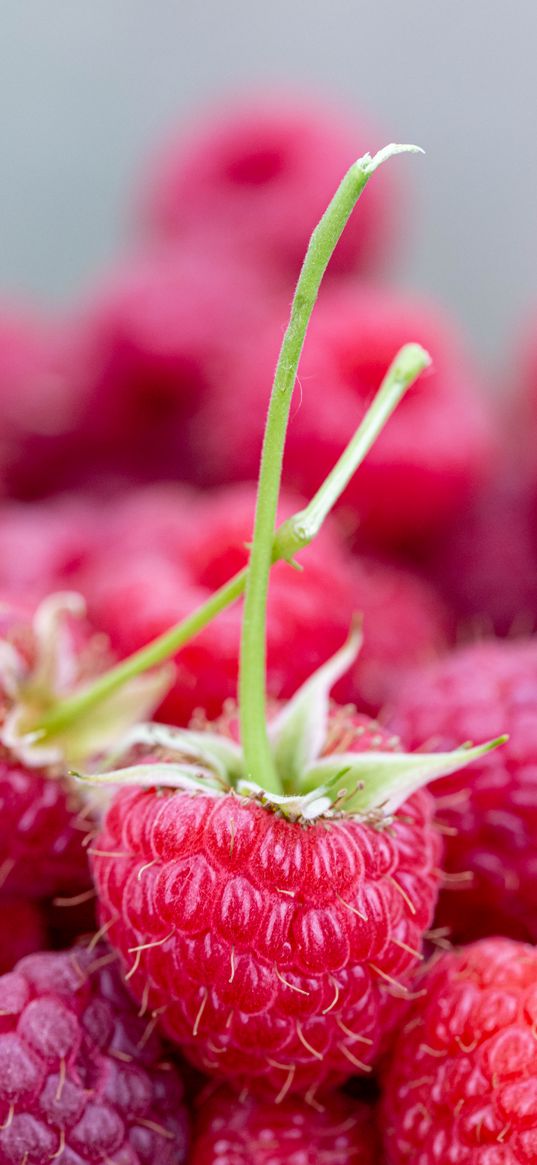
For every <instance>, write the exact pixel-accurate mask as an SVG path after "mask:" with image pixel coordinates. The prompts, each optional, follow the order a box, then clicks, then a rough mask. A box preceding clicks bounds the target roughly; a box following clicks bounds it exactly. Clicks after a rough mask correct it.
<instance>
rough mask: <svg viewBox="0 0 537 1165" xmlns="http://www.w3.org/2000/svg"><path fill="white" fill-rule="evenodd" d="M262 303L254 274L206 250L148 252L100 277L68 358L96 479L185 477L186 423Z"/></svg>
mask: <svg viewBox="0 0 537 1165" xmlns="http://www.w3.org/2000/svg"><path fill="white" fill-rule="evenodd" d="M265 298H266V294H265V292H264V287H263V284H262V281H261V278H260V277H259V276H258V275H257V274H255V273H254V272H253V271H251V270H250V269H248V268H246V267H244V266H243V265H239V264H238V263H237V261H236V260H234V259H233V258H232V257H231V256H229V255H227V254H226V255H225V256H219V253H218V251H216V252H215V251H213V250H210V249H209V247H208V246H207V245H205V247H204V248H200V247H197V246H196V247H188V246H187V247H186V248H185V247H184V246H182V247H181V248H180V249H171V250H170V249H169V248H166V249H165V250H164V251H162V250H159V251H157V252H156V253H155V252H154V251H152V252H151V253H150V254H149V255H147V254H144V255H142V256H140V257H137V258H135V259H134V260H131V262H130V264H129V265H128V266H125V267H124V268H123V269H119V270H118V271H117V272H116V273H115V274H114V275H112V276H110V277H109V278H108V281H107V282H106V283H105V284H104V285H103V286H102V287H101V288H100V289H99V290H98V291H97V292H96V293H95V296H94V298H93V301H92V302H90V303H88V304H87V305H86V306H85V308H83V309H81V311H80V313H79V319H78V322H77V323H76V325H75V328H74V337H73V344H72V352H71V360H72V363H73V371H72V376H73V378H74V379H76V378H77V377H78V380H79V381H80V383H81V394H82V396H83V398H84V401H85V405H84V414H83V416H82V418H81V421H80V425H81V427H82V429H83V432H84V439H85V441H86V443H87V448H88V451H89V453H91V454H92V456H93V457H94V458H95V460H96V464H97V467H98V469H99V472H100V473H102V472H103V467H104V468H108V469H111V470H112V471H113V473H115V474H116V475H121V474H122V473H123V474H124V476H125V478H127V479H128V478H129V477H134V478H135V479H137V480H142V481H144V480H145V481H147V480H151V479H154V478H163V477H164V478H166V477H170V478H174V477H180V478H187V479H188V478H189V477H191V476H192V475H193V474H194V472H195V467H194V466H193V464H192V453H191V449H190V442H189V436H188V424H189V421H190V418H191V417H192V415H193V413H194V412H195V411H196V410H197V409H198V408H199V405H200V401H201V400H202V399H203V396H204V394H205V393H206V392H207V391H208V388H209V386H210V385H211V384H212V381H213V380H214V379H215V378H216V379H220V378H221V377H223V378H224V379H225V378H226V377H227V371H226V370H227V363H228V361H229V358H230V353H231V350H232V348H233V346H234V345H235V344H236V343H237V342H238V339H239V337H240V336H241V335H242V334H243V332H244V331H247V332H248V334H250V335H255V334H256V332H257V330H258V317H259V316H260V315H261V314H262V313H264V312H266V307H265V304H264V300H265ZM86 460H88V457H86Z"/></svg>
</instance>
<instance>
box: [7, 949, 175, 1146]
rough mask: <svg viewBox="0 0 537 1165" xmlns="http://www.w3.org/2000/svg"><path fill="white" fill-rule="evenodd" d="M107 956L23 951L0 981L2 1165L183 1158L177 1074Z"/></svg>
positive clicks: (75, 952)
mask: <svg viewBox="0 0 537 1165" xmlns="http://www.w3.org/2000/svg"><path fill="white" fill-rule="evenodd" d="M101 954H102V952H101ZM109 963H110V957H109V956H107V955H104V956H103V957H95V956H94V955H91V954H89V952H87V951H84V950H82V949H79V950H76V949H75V950H73V951H70V952H65V953H63V954H50V953H49V954H38V955H30V956H28V957H27V958H25V959H22V960H21V962H20V963H18V964H17V966H16V967H15V970H14V971H13V972H12V973H11V974H9V975H4V976H3V977H2V979H1V980H0V993H1V997H2V1014H1V1019H0V1114H1V1116H0V1163H1V1165H20V1162H22V1161H25V1162H27V1165H49V1162H50V1161H51V1160H52V1159H57V1160H58V1161H59V1162H60V1165H98V1163H102V1165H104V1163H105V1162H111V1161H116V1162H118V1163H119V1162H125V1165H127V1162H128V1165H149V1163H150V1162H156V1161H158V1163H159V1165H181V1162H183V1161H184V1160H185V1158H186V1141H187V1122H186V1114H185V1110H184V1107H183V1104H182V1095H183V1089H182V1083H181V1080H180V1077H179V1075H178V1073H177V1072H176V1070H175V1069H174V1068H173V1067H172V1065H171V1064H167V1063H165V1062H164V1060H163V1048H162V1046H161V1044H160V1041H159V1040H158V1038H157V1037H156V1036H155V1034H154V1032H153V1033H152V1032H151V1031H150V1030H149V1029H148V1027H147V1019H140V1018H139V1017H138V1016H137V1015H136V1013H135V1011H134V1010H133V1008H132V1006H131V1004H130V1002H129V1000H128V998H127V996H126V995H125V993H124V992H123V990H122V988H121V985H120V983H119V981H118V978H117V975H116V974H115V972H114V971H112V970H111V968H110V966H109V965H106V964H109Z"/></svg>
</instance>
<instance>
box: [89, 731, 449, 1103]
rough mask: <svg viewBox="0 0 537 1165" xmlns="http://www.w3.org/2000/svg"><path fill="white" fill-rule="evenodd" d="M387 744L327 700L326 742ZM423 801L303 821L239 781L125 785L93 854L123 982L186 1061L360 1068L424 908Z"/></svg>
mask: <svg viewBox="0 0 537 1165" xmlns="http://www.w3.org/2000/svg"><path fill="white" fill-rule="evenodd" d="M382 744H384V745H385V747H388V748H389V747H392V748H393V747H395V746H396V742H394V740H393V738H390V737H388V736H387V735H386V734H384V735H383V734H382V732H381V731H380V730H379V728H378V726H377V725H376V724H375V723H374V722H373V721H368V720H367V719H366V718H364V717H356V718H355V719H354V720H352V721H350V720H349V719H348V717H346V716H343V717H342V716H341V715H339V716H336V715H335V714H334V716H333V718H332V721H331V725H330V728H329V738H328V741H327V748H328V750H329V751H337V750H338V748H339V749H340V750H341V748H345V749H347V750H348V749H349V748H351V749H354V750H355V751H367V750H369V749H371V748H377V749H378V748H379V747H382ZM431 804H432V801H431V798H430V796H429V794H428V793H426V792H422V793H419V794H416V795H415V796H413V797H412V798H411V799H410V800H409V801H407V802H406V803H405V805H404V806H403V807H402V809H401V810H400V811H399V812H398V814H397V817H396V819H395V820H394V822H393V824H392V825H391V826H390V828H383V827H382V824H377V825H375V824H366V823H365V822H363V821H360V820H358V819H355V818H351V817H347V818H346V817H344V816H343V817H341V818H335V819H333V820H323V819H320V820H319V821H317V822H315V823H314V824H310V825H309V826H307V827H305V826H302V825H300V824H298V823H291V822H289V821H287V820H285V819H284V818H281V817H278V816H276V815H275V814H274V813H273V812H271V811H270V810H268V809H266V808H263V807H262V806H261V805H259V804H258V803H257V802H255V801H252V800H247V799H246V798H243V797H241V796H238V795H236V794H235V793H228V794H225V795H222V796H218V795H217V796H210V795H208V794H205V793H199V794H195V795H192V794H190V793H186V792H170V791H167V792H162V793H161V794H159V793H158V792H156V791H153V790H147V791H141V790H139V789H127V790H123V791H121V792H120V793H119V794H118V795H117V797H116V798H115V800H114V802H113V803H112V806H111V808H110V810H109V812H108V815H107V817H106V820H105V823H104V826H103V829H102V832H101V834H100V836H99V837H98V838H97V839H96V841H95V843H94V847H93V870H94V875H95V880H96V886H97V893H98V898H99V901H100V912H101V922H102V923H103V925H106V926H107V937H108V938H109V940H110V941H111V943H112V945H113V946H114V947H115V948H116V949H117V950H118V951H119V952H120V954H121V957H122V963H123V968H124V971H125V972H126V973H127V976H128V983H129V987H130V988H131V990H132V991H133V992H134V994H135V995H136V996H137V997H138V998H140V999H144V1000H148V1001H149V1005H150V1007H151V1008H152V1009H153V1011H154V1014H156V1015H157V1016H158V1017H159V1021H160V1024H161V1026H162V1028H163V1030H164V1032H165V1033H166V1035H167V1036H168V1037H169V1038H170V1039H172V1040H173V1041H174V1042H175V1043H177V1044H178V1045H179V1046H180V1048H181V1049H182V1050H183V1051H184V1052H185V1054H186V1056H187V1057H188V1058H189V1059H190V1060H192V1062H193V1063H194V1064H195V1065H197V1066H199V1067H200V1068H202V1069H203V1070H204V1071H207V1072H209V1073H210V1074H211V1075H215V1076H218V1077H223V1078H225V1079H228V1080H231V1081H233V1082H234V1083H236V1084H238V1085H242V1084H244V1083H246V1084H247V1085H248V1086H249V1087H252V1088H253V1089H254V1090H258V1091H259V1090H262V1091H264V1092H267V1093H269V1094H270V1095H271V1096H272V1097H273V1098H274V1097H275V1096H278V1097H279V1098H280V1099H282V1098H283V1097H284V1096H285V1095H286V1094H287V1092H289V1091H291V1092H293V1091H297V1092H301V1093H302V1094H305V1093H306V1092H314V1091H315V1090H316V1089H317V1088H318V1087H319V1086H327V1085H333V1084H337V1083H339V1082H340V1081H342V1080H344V1079H346V1078H347V1077H348V1076H350V1075H352V1074H356V1073H362V1072H367V1071H369V1070H370V1067H371V1064H372V1063H374V1061H375V1060H376V1059H377V1057H378V1054H379V1051H380V1049H381V1046H382V1045H383V1043H384V1042H385V1040H386V1038H387V1036H388V1034H389V1029H390V1026H391V1025H392V1023H393V1022H394V1021H395V1019H396V1017H397V1013H398V1011H399V1010H400V1009H401V1007H402V999H403V998H404V989H403V985H404V983H405V982H407V981H408V979H409V977H410V975H411V973H412V971H413V970H414V968H415V966H416V963H417V961H418V958H419V954H418V952H419V949H420V946H421V941H422V937H423V934H424V931H425V930H426V929H427V927H428V926H429V923H430V920H431V916H432V912H433V911H434V904H435V899H436V891H437V881H438V871H437V868H436V867H437V865H438V860H439V856H440V855H439V838H438V836H437V835H436V833H435V832H434V831H433V829H432V827H431Z"/></svg>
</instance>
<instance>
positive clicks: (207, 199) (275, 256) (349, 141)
mask: <svg viewBox="0 0 537 1165" xmlns="http://www.w3.org/2000/svg"><path fill="white" fill-rule="evenodd" d="M371 148H372V137H371V134H370V131H369V130H368V129H367V128H366V127H365V126H364V125H363V124H362V125H359V124H358V125H355V124H354V122H353V119H352V118H350V117H348V116H345V115H342V114H341V113H340V112H339V111H334V110H332V109H330V108H323V107H322V106H318V105H317V103H316V102H315V101H312V100H308V99H306V98H303V99H300V98H296V97H293V96H291V95H289V96H288V97H285V96H282V94H278V95H276V94H273V95H270V94H267V95H266V96H265V97H263V96H259V97H258V98H257V99H255V98H254V99H252V97H251V95H250V96H249V97H248V100H247V101H246V100H245V99H244V98H243V99H242V100H241V101H240V102H239V103H237V104H236V105H235V106H233V105H230V106H229V107H228V108H227V109H225V110H224V112H222V110H221V108H219V109H218V110H214V111H213V112H212V113H209V115H208V116H207V117H206V119H205V121H200V122H199V124H196V125H194V126H193V127H192V129H191V130H190V133H188V134H185V136H184V137H183V136H181V137H177V136H176V137H175V138H174V139H172V140H171V142H170V144H169V146H168V149H167V151H165V152H164V153H163V156H162V160H161V161H160V162H157V165H156V167H155V171H154V173H153V174H152V175H151V178H150V181H149V183H148V184H147V189H146V193H145V208H144V209H143V219H144V221H145V224H146V227H147V229H148V231H149V232H151V233H153V234H154V235H157V237H163V238H164V239H169V238H172V239H176V238H177V239H184V238H186V239H188V238H189V237H192V236H193V235H195V234H196V233H197V234H199V233H201V232H204V231H205V230H206V227H207V223H212V226H213V231H216V232H218V233H219V234H221V236H222V237H223V238H227V239H229V240H230V241H231V244H232V246H233V249H234V250H235V251H236V252H238V253H239V255H244V256H245V257H247V259H248V261H249V262H253V264H254V265H255V266H256V267H258V268H259V267H260V268H261V269H262V270H264V271H266V272H267V273H268V274H269V275H270V273H272V276H273V278H275V279H278V278H279V279H281V280H282V281H283V282H284V283H285V286H286V287H289V288H290V287H291V286H292V282H293V280H294V279H296V277H297V275H298V272H299V269H300V265H301V262H302V259H303V256H304V252H305V250H306V246H307V243H308V240H309V237H310V235H311V232H312V230H313V228H314V226H315V224H316V222H317V221H318V219H319V218H320V216H321V214H322V213H323V212H324V210H325V207H326V205H327V202H328V200H329V198H330V196H331V194H332V192H333V191H334V189H335V188H336V186H337V185H338V184H339V182H340V181H341V179H342V177H343V174H344V172H345V170H346V169H347V168H348V167H349V166H350V165H351V164H352V162H353V161H354V160H355V159H356V158H357V157H358V155H359V154H360V153H364V152H365V151H366V150H371ZM394 203H395V198H394V187H393V185H392V176H391V175H390V174H388V175H387V176H386V177H385V178H384V179H383V182H382V183H381V184H380V185H379V186H378V187H377V186H376V187H375V188H374V189H372V190H371V191H368V192H367V196H366V197H365V198H364V199H363V200H362V202H361V203H360V213H359V215H356V217H354V218H352V219H351V220H350V222H349V223H348V226H347V229H346V231H345V234H344V236H343V238H342V240H341V241H340V243H339V244H338V246H337V248H336V251H335V255H334V258H333V260H332V263H331V272H334V271H336V272H338V273H341V272H347V271H351V270H353V269H355V268H356V267H360V268H362V269H367V268H369V267H371V266H372V265H373V263H374V262H377V261H378V259H379V256H380V255H385V254H387V252H388V248H389V241H390V240H389V236H390V226H392V225H393V223H392V222H391V221H390V220H391V219H393V217H394V215H395V206H394Z"/></svg>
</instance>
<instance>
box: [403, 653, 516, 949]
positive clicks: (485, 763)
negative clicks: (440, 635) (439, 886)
mask: <svg viewBox="0 0 537 1165" xmlns="http://www.w3.org/2000/svg"><path fill="white" fill-rule="evenodd" d="M536 704H537V640H520V641H518V642H508V641H505V640H501V641H494V640H492V641H489V642H483V643H476V644H475V645H472V646H469V647H465V648H463V649H458V650H457V651H454V652H452V653H450V654H449V655H446V656H444V658H443V659H441V660H439V661H438V662H437V663H435V664H432V665H431V666H430V667H428V668H424V669H423V670H422V671H420V672H416V673H414V674H413V675H411V676H410V677H409V678H408V680H407V682H406V683H405V684H404V685H401V687H400V689H399V691H398V693H397V696H396V697H395V700H394V707H393V711H392V713H391V714H390V716H389V718H388V722H389V724H390V726H391V727H392V728H393V729H394V731H396V732H398V733H399V734H400V736H401V738H402V740H403V741H404V743H405V745H406V746H407V747H408V748H410V749H414V748H418V747H420V746H423V745H425V746H426V747H427V748H428V749H429V748H435V749H436V748H438V749H442V750H443V749H446V748H450V747H451V745H452V744H453V743H454V742H457V743H458V742H460V741H461V740H463V739H469V740H478V739H484V738H485V737H486V736H487V733H488V732H489V731H490V728H491V726H492V725H494V726H495V729H496V730H498V729H499V730H500V731H505V732H507V733H509V740H508V742H507V744H505V745H504V747H503V748H502V749H500V750H499V751H497V752H492V753H489V754H487V756H484V757H482V758H481V759H480V760H478V761H477V763H476V764H475V765H473V766H472V769H471V770H469V771H468V772H467V773H465V772H462V773H458V774H456V775H452V776H449V777H443V778H441V779H440V780H439V781H438V782H436V783H435V786H434V789H433V792H434V796H435V799H436V806H437V816H438V819H439V821H440V822H442V824H443V826H444V827H445V828H446V837H445V844H446V869H447V870H448V874H449V875H451V878H452V881H451V882H450V881H448V885H447V886H446V888H445V889H444V891H443V892H442V894H441V899H440V907H439V919H440V921H441V922H442V923H445V924H446V925H449V926H451V927H452V929H453V932H454V934H455V936H456V937H457V938H459V939H461V940H462V939H470V938H472V937H474V938H475V937H479V936H480V935H484V934H507V935H510V936H512V937H513V938H523V939H527V938H531V939H532V940H536V939H537V918H536V916H535V895H534V889H533V887H534V883H535V878H536V877H537V854H536V851H535V837H536V836H537V798H536V796H535V779H536V778H535V774H536V763H537V735H536V731H535V707H536Z"/></svg>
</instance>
